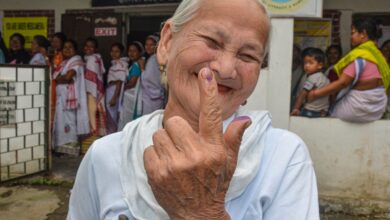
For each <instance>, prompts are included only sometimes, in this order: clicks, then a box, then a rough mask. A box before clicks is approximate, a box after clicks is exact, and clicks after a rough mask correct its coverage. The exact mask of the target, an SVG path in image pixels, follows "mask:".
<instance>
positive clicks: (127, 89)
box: [0, 19, 390, 155]
mask: <svg viewBox="0 0 390 220" xmlns="http://www.w3.org/2000/svg"><path fill="white" fill-rule="evenodd" d="M380 36H381V31H380V29H379V28H378V26H377V25H376V23H375V21H374V20H372V19H355V20H354V21H353V24H352V33H351V44H352V47H353V49H352V50H351V51H350V52H348V53H347V54H346V55H345V56H344V57H343V56H342V54H343V53H342V49H341V46H340V45H331V46H329V47H328V48H327V50H326V52H323V51H322V50H321V49H318V48H312V47H309V48H305V49H304V50H303V51H301V49H300V48H299V46H297V45H294V47H293V48H294V50H293V67H292V68H293V69H292V81H291V115H295V116H306V117H325V116H332V117H337V118H340V119H342V120H345V121H349V122H370V121H374V120H378V119H380V118H390V117H389V116H390V114H389V112H390V101H389V98H388V96H389V92H388V91H389V90H388V88H389V85H390V69H389V65H390V40H387V41H385V42H384V43H383V45H381V47H380V48H378V47H377V45H376V40H377V39H378V38H380ZM158 41H159V36H158V34H152V35H149V36H148V37H147V38H146V39H145V41H144V42H139V41H134V42H129V43H128V44H127V46H126V47H125V46H124V45H122V44H121V43H114V44H112V46H111V51H110V56H111V65H110V66H109V67H107V68H106V67H105V66H104V61H103V59H102V56H101V55H100V54H99V53H98V48H99V47H98V46H99V44H98V41H97V40H96V39H95V38H92V37H91V38H88V39H86V40H85V43H84V45H83V56H80V55H78V54H77V51H78V45H77V43H76V42H75V41H73V40H71V39H67V37H66V35H65V34H64V33H61V32H58V33H56V34H54V36H53V37H52V38H51V41H49V40H48V39H47V38H46V37H44V36H41V35H37V36H34V38H33V40H32V43H31V53H29V52H28V51H27V50H26V49H25V47H24V46H25V39H24V37H23V35H21V34H19V33H15V34H13V35H12V36H11V37H10V39H9V43H10V44H9V45H10V48H9V49H8V48H6V46H5V44H4V41H3V39H2V38H0V64H2V63H8V64H30V65H48V66H50V67H51V85H52V86H51V88H52V91H51V94H52V96H51V97H52V99H51V102H50V103H51V106H50V108H51V112H52V115H53V117H52V121H51V125H52V126H51V127H52V134H53V135H52V144H53V149H54V151H55V152H56V153H58V154H63V153H65V154H73V155H77V154H79V153H80V152H82V153H83V152H85V151H86V150H87V149H88V146H89V144H90V143H91V142H93V140H95V139H96V138H99V137H101V136H104V135H107V134H111V133H114V132H117V131H119V130H122V129H123V128H124V127H125V125H126V124H127V123H128V122H130V121H132V120H134V119H137V118H139V117H140V116H142V115H145V114H149V113H151V112H153V111H155V110H158V109H163V108H164V105H165V103H166V99H167V98H166V93H167V92H166V91H165V88H164V86H163V83H161V82H162V81H163V79H162V78H164V76H162V75H161V72H164V71H163V70H162V69H161V68H160V66H159V64H158V63H157V58H156V55H155V51H156V47H157V44H158ZM49 48H50V49H51V51H52V54H50V55H49ZM80 141H81V143H83V141H84V142H85V143H86V146H87V147H86V148H82V147H81V146H82V145H81V146H80ZM80 149H81V150H80Z"/></svg>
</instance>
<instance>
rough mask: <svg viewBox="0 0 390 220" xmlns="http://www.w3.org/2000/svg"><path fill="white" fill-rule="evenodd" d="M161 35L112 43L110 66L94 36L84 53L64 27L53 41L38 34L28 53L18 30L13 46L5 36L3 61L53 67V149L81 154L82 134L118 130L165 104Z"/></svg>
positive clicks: (84, 137) (89, 135)
mask: <svg viewBox="0 0 390 220" xmlns="http://www.w3.org/2000/svg"><path fill="white" fill-rule="evenodd" d="M158 41H159V36H157V35H150V36H148V37H147V38H146V40H145V45H143V43H141V42H139V41H134V42H130V43H129V44H128V46H127V48H125V47H124V46H123V45H122V44H121V43H114V44H113V45H112V46H111V51H110V56H111V59H112V60H111V66H110V67H109V68H107V69H108V70H107V71H106V68H105V66H104V61H103V59H102V56H101V55H100V54H99V53H98V49H99V48H98V46H99V45H98V41H97V39H95V38H92V37H90V38H87V39H86V40H85V43H84V47H83V52H84V56H80V55H78V54H77V51H78V45H77V43H76V42H75V41H73V40H71V39H67V37H66V35H65V34H64V33H61V32H58V33H55V34H54V36H53V37H52V40H51V42H50V41H49V40H48V39H47V38H46V37H44V36H41V35H36V36H34V38H33V40H32V43H31V54H30V53H29V52H27V50H26V49H25V39H24V37H23V35H21V34H19V33H15V34H13V35H12V36H11V37H10V48H9V49H7V48H6V46H5V44H4V41H3V40H2V39H1V41H0V46H1V50H0V51H1V53H0V61H2V63H9V64H30V65H48V66H50V67H51V70H52V71H51V72H52V74H51V86H52V90H51V95H52V98H51V100H50V102H51V105H50V110H51V113H52V115H53V117H52V120H51V122H50V123H51V127H52V145H53V150H54V152H55V155H62V154H70V155H78V154H79V153H80V152H81V153H85V152H86V150H87V149H81V146H80V143H83V140H87V139H91V138H92V141H93V140H95V139H97V138H99V137H102V136H105V135H108V134H111V133H115V132H117V131H120V130H122V129H123V128H124V127H125V125H126V124H127V123H128V122H130V121H132V120H134V119H137V118H138V117H140V116H142V115H144V114H148V113H151V112H153V111H155V110H157V109H162V108H164V105H165V100H166V97H165V88H163V86H162V85H161V83H160V81H161V76H160V68H159V65H158V63H157V60H156V57H155V55H154V53H155V51H156V47H157V43H158ZM50 47H51V49H52V50H53V51H52V55H49V52H48V51H49V48H50ZM126 55H127V56H126ZM144 72H145V73H146V74H145V77H143V73H144ZM143 106H145V108H143Z"/></svg>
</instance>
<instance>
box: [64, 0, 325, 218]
mask: <svg viewBox="0 0 390 220" xmlns="http://www.w3.org/2000/svg"><path fill="white" fill-rule="evenodd" d="M269 23H270V22H269V18H268V15H267V13H266V10H265V9H264V7H263V6H262V4H261V3H260V1H259V0H214V1H204V0H196V1H195V0H184V1H183V2H182V3H181V4H180V6H179V7H178V9H177V11H176V13H175V14H174V16H173V17H172V18H171V19H169V20H168V21H167V22H166V23H165V25H164V27H163V29H162V32H161V41H160V43H159V46H158V50H157V58H158V62H159V64H160V65H161V67H162V69H164V71H166V72H167V77H168V84H169V89H170V94H169V98H168V103H167V107H166V110H165V111H156V112H154V113H152V114H150V115H146V116H143V117H142V118H140V119H138V120H135V121H132V122H130V123H128V124H127V125H126V127H125V128H124V130H123V131H122V132H119V133H116V134H113V135H111V136H107V137H105V138H102V139H100V140H99V141H97V142H96V143H94V145H93V147H92V148H91V149H90V150H89V152H88V153H87V155H86V156H85V158H84V160H83V162H82V164H81V165H80V168H79V171H78V174H77V178H76V182H75V185H74V188H73V190H72V195H71V198H70V206H69V213H68V219H118V217H119V218H124V216H126V217H125V218H127V219H248V220H249V219H265V220H271V219H272V220H273V219H285V217H286V216H289V219H293V220H295V219H296V220H298V219H299V220H302V219H310V220H312V219H314V220H316V219H319V216H318V215H319V213H318V202H317V200H318V198H317V186H316V179H315V174H314V170H313V166H312V162H311V159H310V155H309V153H308V151H307V149H306V146H305V144H304V143H303V142H302V141H301V139H299V138H298V137H297V136H296V135H294V134H291V133H289V132H287V131H283V130H279V129H274V128H272V126H271V117H270V115H269V113H267V112H249V111H244V110H241V109H240V105H241V104H242V103H244V102H245V101H246V99H247V98H248V97H249V96H250V95H251V93H252V92H253V89H254V87H255V86H256V83H257V80H258V77H259V72H260V66H261V63H262V60H263V57H264V54H265V48H266V45H267V41H268V36H269V31H270V25H269ZM107 145H110V147H107Z"/></svg>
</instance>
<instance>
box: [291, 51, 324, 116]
mask: <svg viewBox="0 0 390 220" xmlns="http://www.w3.org/2000/svg"><path fill="white" fill-rule="evenodd" d="M302 57H303V69H304V71H305V73H306V79H305V82H304V83H303V88H300V90H299V95H298V98H297V100H296V101H295V104H294V107H293V110H292V112H291V115H296V116H299V115H301V116H306V117H310V118H315V117H324V116H326V115H327V113H328V108H329V96H325V97H322V98H320V99H317V100H315V101H312V102H307V101H306V97H307V94H308V93H309V92H310V90H312V89H317V88H321V87H324V86H326V85H328V84H329V79H328V78H327V77H326V76H325V74H324V73H322V69H323V67H324V63H325V54H324V52H322V50H320V49H318V48H307V49H305V50H304V51H303V54H302ZM302 106H303V108H302Z"/></svg>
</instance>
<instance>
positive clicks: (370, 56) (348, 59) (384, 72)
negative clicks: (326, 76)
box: [334, 41, 390, 91]
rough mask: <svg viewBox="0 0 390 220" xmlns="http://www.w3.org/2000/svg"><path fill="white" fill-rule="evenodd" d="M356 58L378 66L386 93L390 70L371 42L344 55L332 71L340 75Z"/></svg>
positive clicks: (389, 82) (389, 80)
mask: <svg viewBox="0 0 390 220" xmlns="http://www.w3.org/2000/svg"><path fill="white" fill-rule="evenodd" d="M357 58H362V59H365V60H368V61H370V62H372V63H375V64H376V65H377V66H378V69H379V72H380V73H381V76H382V80H383V84H384V86H385V89H386V91H387V90H388V88H389V86H390V68H389V65H388V63H387V62H386V59H385V57H384V56H383V54H382V53H381V51H380V50H379V49H378V48H377V47H376V45H375V43H374V42H373V41H367V42H365V43H363V44H361V45H359V46H358V47H356V48H355V49H353V50H351V51H350V52H349V53H348V54H347V55H345V56H344V57H343V58H342V59H341V60H340V61H339V62H338V63H337V64H336V65H335V66H334V69H335V71H336V73H337V75H338V76H340V75H341V74H342V71H343V70H344V68H345V67H347V66H348V65H349V64H350V63H352V62H353V61H354V60H356V59H357Z"/></svg>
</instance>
